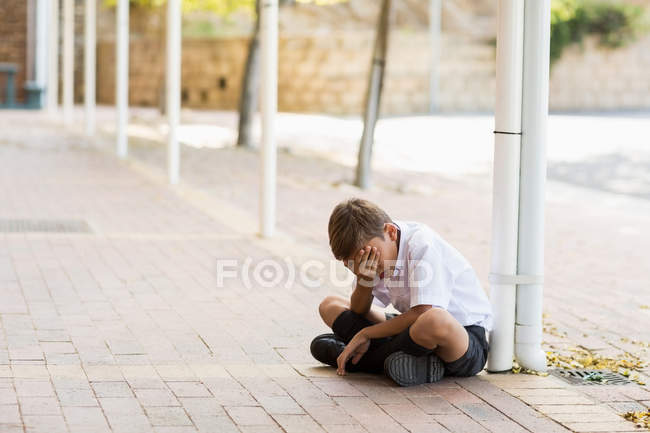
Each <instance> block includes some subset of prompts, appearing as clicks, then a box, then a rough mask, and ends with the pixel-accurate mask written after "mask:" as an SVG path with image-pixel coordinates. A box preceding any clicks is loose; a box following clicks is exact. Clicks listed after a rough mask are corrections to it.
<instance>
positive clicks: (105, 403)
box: [98, 397, 142, 416]
mask: <svg viewBox="0 0 650 433" xmlns="http://www.w3.org/2000/svg"><path fill="white" fill-rule="evenodd" d="M98 400H99V404H100V405H101V407H102V409H103V410H104V412H105V413H106V414H122V415H129V416H131V415H139V414H142V407H141V406H140V402H138V400H137V399H135V398H130V397H129V398H114V397H103V398H99V399H98Z"/></svg>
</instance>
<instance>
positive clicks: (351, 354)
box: [336, 330, 370, 376]
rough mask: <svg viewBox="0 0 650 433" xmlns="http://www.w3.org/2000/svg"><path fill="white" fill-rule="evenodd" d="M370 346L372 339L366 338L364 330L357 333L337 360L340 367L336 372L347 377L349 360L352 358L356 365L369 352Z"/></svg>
mask: <svg viewBox="0 0 650 433" xmlns="http://www.w3.org/2000/svg"><path fill="white" fill-rule="evenodd" d="M369 346H370V339H369V338H368V337H367V336H366V334H365V333H364V332H363V330H361V331H359V332H357V334H356V335H355V336H354V337H352V340H350V342H349V343H348V344H347V346H345V349H343V352H341V354H340V355H339V357H338V358H337V359H336V364H337V365H338V368H337V370H336V372H337V373H338V374H339V375H340V376H343V375H345V364H346V363H347V362H348V359H350V358H352V363H353V364H355V365H356V364H357V363H358V362H359V360H360V359H361V357H362V356H363V355H364V354H365V353H366V352H367V351H368V347H369Z"/></svg>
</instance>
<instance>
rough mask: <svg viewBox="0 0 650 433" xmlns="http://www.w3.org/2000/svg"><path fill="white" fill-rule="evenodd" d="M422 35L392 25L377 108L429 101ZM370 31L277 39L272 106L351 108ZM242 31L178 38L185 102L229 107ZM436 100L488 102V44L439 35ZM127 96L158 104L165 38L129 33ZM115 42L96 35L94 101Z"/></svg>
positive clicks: (110, 67) (102, 93) (415, 108)
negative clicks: (135, 37) (235, 35)
mask: <svg viewBox="0 0 650 433" xmlns="http://www.w3.org/2000/svg"><path fill="white" fill-rule="evenodd" d="M427 38H428V36H427V34H426V33H422V32H420V33H407V32H393V34H392V35H391V39H390V46H389V53H388V58H389V60H388V64H387V66H386V79H385V84H384V86H385V87H384V93H383V96H382V98H383V99H382V112H383V113H384V114H408V113H420V112H425V111H426V110H427V109H428V104H429V102H428V101H429V96H428V95H429V63H430V55H429V50H428V39H427ZM373 39H374V35H373V33H372V32H354V33H353V32H346V33H345V34H339V35H337V36H329V37H317V36H310V37H306V36H295V37H291V38H281V40H280V43H279V71H278V73H279V75H278V107H279V109H280V110H282V111H294V112H325V113H332V114H358V113H360V112H361V111H362V107H363V101H364V98H365V92H366V85H367V83H366V82H367V78H368V71H369V66H370V56H371V51H372V44H373ZM247 44H248V39H246V38H230V39H220V40H185V41H184V42H183V51H182V52H183V60H182V61H183V67H182V93H183V95H182V96H183V97H182V100H183V104H184V106H187V107H196V108H213V109H224V110H229V109H236V108H237V104H238V99H239V93H240V86H241V77H242V74H243V67H244V63H245V60H246V53H247ZM443 47H446V48H447V49H443V53H444V54H443V59H442V62H441V63H442V64H441V66H440V68H441V93H440V103H441V108H442V109H443V110H446V111H467V110H471V111H477V110H478V111H481V110H489V109H491V107H492V104H493V99H494V60H493V58H494V47H493V46H491V45H489V44H485V43H479V42H472V41H471V40H464V39H463V38H461V37H458V36H448V37H447V36H446V37H445V38H444V40H443ZM130 48H131V61H130V102H131V103H132V104H136V105H150V106H152V105H153V106H155V105H158V104H159V98H160V97H161V96H162V89H163V87H164V71H163V68H164V46H162V45H161V43H160V41H159V40H149V39H147V40H145V39H138V40H132V41H131V45H130ZM114 51H115V50H114V44H113V42H101V43H100V44H99V51H98V59H100V64H99V67H98V74H99V75H98V101H99V102H100V103H106V104H111V103H113V101H114V64H115V62H114Z"/></svg>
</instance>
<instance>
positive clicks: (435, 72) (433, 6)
mask: <svg viewBox="0 0 650 433" xmlns="http://www.w3.org/2000/svg"><path fill="white" fill-rule="evenodd" d="M441 14H442V0H430V3H429V44H430V51H431V70H430V71H429V74H430V75H429V111H430V112H431V113H435V112H436V111H438V109H439V105H440V100H439V99H440V96H439V94H440V47H441V42H442V41H441V37H442V26H441Z"/></svg>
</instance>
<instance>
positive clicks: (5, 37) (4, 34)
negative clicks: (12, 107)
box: [0, 0, 27, 101]
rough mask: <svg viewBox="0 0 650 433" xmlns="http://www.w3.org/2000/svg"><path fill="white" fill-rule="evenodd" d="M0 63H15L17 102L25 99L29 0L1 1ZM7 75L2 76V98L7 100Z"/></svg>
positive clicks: (0, 85)
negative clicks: (16, 70) (16, 67)
mask: <svg viewBox="0 0 650 433" xmlns="http://www.w3.org/2000/svg"><path fill="white" fill-rule="evenodd" d="M0 62H6V63H15V64H16V65H17V66H18V72H17V73H16V77H15V87H16V100H17V101H22V100H23V98H24V91H23V85H24V84H25V73H26V67H27V0H1V1H0ZM5 83H6V81H5V74H2V75H1V76H0V98H1V99H2V101H4V100H5Z"/></svg>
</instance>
